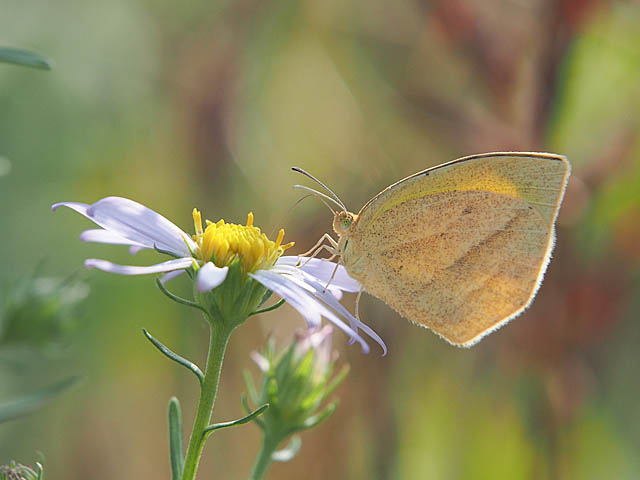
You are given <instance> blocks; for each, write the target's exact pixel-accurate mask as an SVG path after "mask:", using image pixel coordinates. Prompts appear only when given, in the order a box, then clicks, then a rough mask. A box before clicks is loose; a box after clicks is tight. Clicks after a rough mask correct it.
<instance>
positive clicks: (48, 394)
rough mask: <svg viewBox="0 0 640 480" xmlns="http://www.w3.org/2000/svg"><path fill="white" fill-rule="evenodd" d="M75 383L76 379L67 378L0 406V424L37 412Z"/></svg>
mask: <svg viewBox="0 0 640 480" xmlns="http://www.w3.org/2000/svg"><path fill="white" fill-rule="evenodd" d="M77 381H78V377H69V378H66V379H64V380H62V381H60V382H58V383H54V384H53V385H49V386H47V387H45V388H42V389H40V390H38V391H36V392H34V393H29V394H27V395H24V396H22V397H19V398H17V399H15V400H11V401H9V402H7V403H4V404H2V405H0V423H3V422H6V421H8V420H12V419H14V418H16V417H20V416H22V415H26V414H28V413H31V412H33V411H35V410H38V409H39V408H41V407H43V406H44V405H46V404H47V403H48V402H49V401H50V400H51V399H52V398H53V397H55V396H56V395H58V394H59V393H61V392H63V391H64V390H66V389H68V388H69V387H71V386H72V385H74V384H75V383H76V382H77Z"/></svg>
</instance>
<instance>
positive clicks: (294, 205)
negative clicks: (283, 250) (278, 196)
mask: <svg viewBox="0 0 640 480" xmlns="http://www.w3.org/2000/svg"><path fill="white" fill-rule="evenodd" d="M309 197H316V195H313V194H311V193H308V194H307V195H305V196H304V197H302V198H299V199H298V200H297V201H296V203H294V204H293V205H291V207H289V210H288V213H291V211H292V210H293V209H294V208H296V207H297V206H298V205H300V204H301V203H302V201H303V200H306V199H307V198H309ZM316 198H317V197H316ZM318 200H320V201H321V202H322V203H324V204H325V205H326V206H327V208H328V209H329V210H331V213H333V214H334V215H335V214H336V212H335V210H334V209H333V208H331V207H330V206H329V204H328V203H327V202H325V201H324V200H323V199H322V198H318ZM276 228H277V227H274V228H273V231H272V232H271V235H269V238H272V237H274V236H275V233H276Z"/></svg>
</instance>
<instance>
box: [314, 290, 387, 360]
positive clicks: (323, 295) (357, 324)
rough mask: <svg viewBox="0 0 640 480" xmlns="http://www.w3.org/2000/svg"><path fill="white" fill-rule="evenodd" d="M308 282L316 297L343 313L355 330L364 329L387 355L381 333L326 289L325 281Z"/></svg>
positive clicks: (383, 353)
mask: <svg viewBox="0 0 640 480" xmlns="http://www.w3.org/2000/svg"><path fill="white" fill-rule="evenodd" d="M306 283H307V284H309V285H310V286H311V287H313V296H314V297H316V298H318V299H319V300H321V301H322V302H323V303H324V304H326V305H328V306H329V307H331V308H332V309H333V310H335V311H336V312H337V313H338V314H339V315H342V316H343V317H344V318H346V319H347V320H349V323H350V325H351V328H352V329H353V330H356V331H358V330H362V331H363V332H364V333H366V334H367V335H368V336H369V337H371V338H372V339H373V340H375V342H376V343H377V344H378V345H380V347H381V348H382V355H386V354H387V346H386V345H385V343H384V341H383V340H382V338H381V337H380V335H378V334H377V333H376V332H375V330H373V329H372V328H371V327H369V326H368V325H367V324H365V323H363V322H361V321H360V320H358V319H357V318H356V317H355V316H353V314H352V313H351V312H350V311H349V310H347V309H346V308H345V307H344V305H342V304H341V303H340V302H339V301H338V300H337V299H336V298H335V296H334V295H333V294H332V293H331V292H330V291H327V290H325V288H324V284H323V283H320V282H317V281H313V280H310V279H308V278H307V279H306ZM352 343H353V342H352Z"/></svg>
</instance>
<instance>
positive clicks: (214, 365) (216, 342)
mask: <svg viewBox="0 0 640 480" xmlns="http://www.w3.org/2000/svg"><path fill="white" fill-rule="evenodd" d="M232 331H233V328H227V327H226V325H224V324H223V322H220V323H211V324H210V332H211V340H210V343H209V354H208V356H207V366H206V368H205V373H204V378H203V381H202V388H201V389H200V400H199V402H198V411H197V413H196V418H195V420H194V421H193V429H192V430H191V437H190V438H189V446H188V447H187V456H186V458H185V460H184V471H183V472H182V480H194V479H195V477H196V472H197V471H198V464H199V463H200V456H201V455H202V449H203V448H204V442H205V429H206V428H207V427H208V426H209V421H210V419H211V413H212V412H213V404H214V403H215V401H216V393H217V391H218V382H219V380H220V371H221V370H222V360H223V359H224V352H225V350H226V348H227V343H228V341H229V337H230V336H231V332H232Z"/></svg>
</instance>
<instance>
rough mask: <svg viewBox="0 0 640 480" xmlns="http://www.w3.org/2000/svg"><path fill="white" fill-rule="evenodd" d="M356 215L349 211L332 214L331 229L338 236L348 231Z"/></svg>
mask: <svg viewBox="0 0 640 480" xmlns="http://www.w3.org/2000/svg"><path fill="white" fill-rule="evenodd" d="M355 219H356V216H355V215H354V214H353V213H351V212H346V211H342V212H336V213H335V215H334V216H333V231H334V232H336V233H337V234H338V235H339V236H342V235H344V234H346V233H348V232H349V230H350V229H351V226H352V225H353V222H354V221H355Z"/></svg>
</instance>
